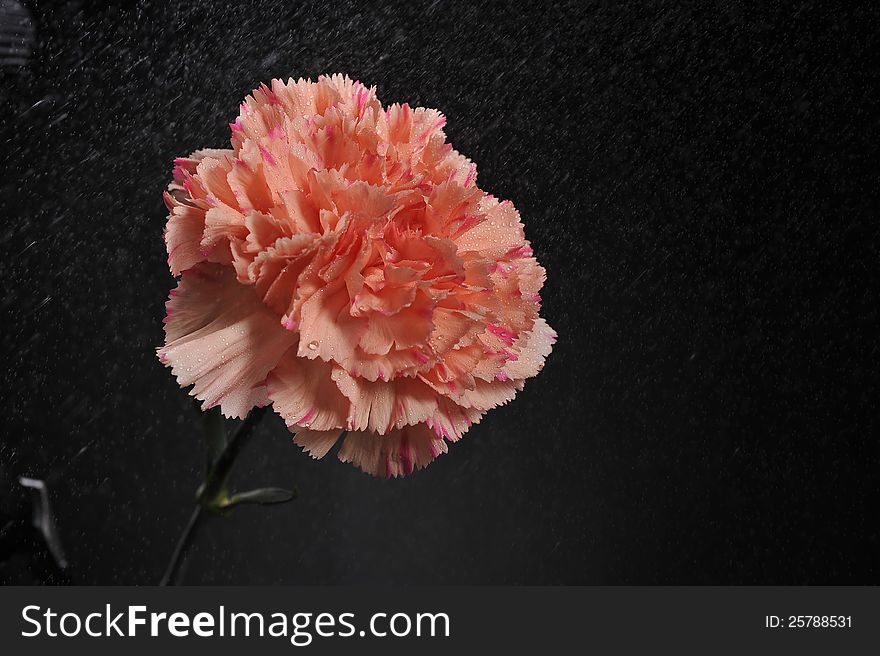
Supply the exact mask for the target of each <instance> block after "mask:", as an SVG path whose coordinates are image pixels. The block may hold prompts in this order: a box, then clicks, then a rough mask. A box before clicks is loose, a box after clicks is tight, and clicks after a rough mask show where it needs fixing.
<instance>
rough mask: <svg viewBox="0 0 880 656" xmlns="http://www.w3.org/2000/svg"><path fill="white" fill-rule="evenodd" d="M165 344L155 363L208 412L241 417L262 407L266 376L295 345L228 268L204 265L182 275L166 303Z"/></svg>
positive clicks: (291, 335) (288, 333)
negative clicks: (216, 409) (168, 370)
mask: <svg viewBox="0 0 880 656" xmlns="http://www.w3.org/2000/svg"><path fill="white" fill-rule="evenodd" d="M166 307H167V310H168V315H167V317H166V323H165V345H164V346H162V347H161V348H159V349H158V355H159V359H160V360H161V361H162V362H163V363H164V364H166V365H167V366H169V367H171V371H172V373H173V374H174V375H175V376H176V377H177V382H178V383H180V385H181V387H186V386H188V385H192V386H193V388H192V390H191V391H190V394H191V395H192V396H195V397H196V398H197V399H199V400H200V401H204V403H203V404H202V407H203V408H204V409H208V408H211V407H214V406H216V405H219V406H220V409H221V411H222V412H223V414H224V415H226V416H227V417H239V418H242V417H245V416H246V415H247V413H248V412H250V410H251V409H252V408H253V407H254V406H262V405H266V404H267V403H268V402H269V398H268V395H267V391H266V385H265V382H266V376H267V374H268V373H269V372H270V371H271V370H272V369H273V368H274V367H275V366H276V365H277V364H278V361H279V360H280V359H281V356H282V354H283V353H284V352H285V351H286V350H287V349H288V348H290V347H291V346H292V345H294V344H295V343H296V336H295V335H293V334H291V333H290V332H289V331H286V330H284V329H283V328H282V327H281V326H280V325H279V324H278V319H277V317H276V316H275V315H274V314H273V313H272V312H271V311H269V310H268V309H267V308H266V306H265V305H263V303H262V302H260V299H259V297H258V296H257V295H256V293H255V292H254V289H253V287H250V286H245V285H242V284H240V283H238V282H236V279H235V273H234V271H233V270H232V269H231V268H229V267H223V266H220V265H216V264H207V263H202V264H199V265H197V266H196V267H194V268H192V269H189V270H188V271H186V272H184V274H183V277H182V278H181V280H180V284H179V285H178V286H177V289H175V290H173V291H172V292H171V298H170V299H169V301H168V303H167V304H166Z"/></svg>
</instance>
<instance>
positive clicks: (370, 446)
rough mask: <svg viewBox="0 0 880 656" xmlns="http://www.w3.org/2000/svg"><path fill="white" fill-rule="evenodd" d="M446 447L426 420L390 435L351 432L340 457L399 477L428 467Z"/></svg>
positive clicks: (369, 470) (375, 472) (362, 467)
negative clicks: (427, 424) (425, 423)
mask: <svg viewBox="0 0 880 656" xmlns="http://www.w3.org/2000/svg"><path fill="white" fill-rule="evenodd" d="M446 450H447V448H446V442H444V441H443V440H442V439H441V438H439V437H437V436H436V435H435V434H434V432H433V431H432V430H431V429H429V428H428V427H427V426H425V425H424V424H418V425H416V426H405V427H403V428H399V429H396V430H393V431H391V432H390V433H388V434H387V435H377V434H376V433H373V432H369V431H355V432H352V433H349V434H348V435H347V436H346V437H345V441H344V442H343V443H342V448H341V449H340V451H339V459H340V460H341V461H342V462H350V463H352V464H353V465H354V466H356V467H357V468H358V469H360V470H361V471H364V472H366V473H367V474H372V475H373V476H384V477H385V478H397V477H401V476H407V475H408V474H412V473H413V471H415V470H416V469H423V468H424V467H427V466H428V465H429V464H430V463H431V462H432V461H433V460H434V459H435V458H436V457H437V456H439V455H440V454H441V453H446Z"/></svg>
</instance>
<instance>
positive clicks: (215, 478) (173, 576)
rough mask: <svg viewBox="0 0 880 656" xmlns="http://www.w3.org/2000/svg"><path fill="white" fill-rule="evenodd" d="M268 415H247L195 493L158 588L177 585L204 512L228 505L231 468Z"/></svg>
mask: <svg viewBox="0 0 880 656" xmlns="http://www.w3.org/2000/svg"><path fill="white" fill-rule="evenodd" d="M264 414H266V408H255V409H254V410H252V411H251V412H250V414H248V416H247V418H246V419H245V420H244V423H243V424H242V425H241V426H240V427H239V429H238V430H237V431H236V432H235V435H233V437H232V439H231V440H229V442H227V444H226V447H225V448H224V449H223V451H222V453H221V454H220V456H219V457H218V458H217V460H216V461H215V462H214V463H213V465H211V466H210V467H209V470H208V475H207V476H206V477H205V482H204V483H202V485H201V486H200V487H199V489H198V492H196V502H197V505H196V507H195V509H194V510H193V513H192V515H190V518H189V521H188V522H187V524H186V526H185V527H184V529H183V532H182V533H181V534H180V538H179V539H178V541H177V546H176V547H175V548H174V553H172V554H171V560H170V561H169V562H168V566H167V567H166V568H165V574H164V576H162V580H161V581H160V582H159V585H173V584H174V583H176V582H177V574H178V571H179V569H180V565H181V564H182V563H183V560H184V559H185V557H186V554H187V552H188V551H189V549H190V547H191V546H192V543H193V540H194V538H195V536H196V534H197V533H198V529H199V528H200V527H201V526H202V525H203V524H204V522H205V519H206V514H205V513H204V511H205V510H210V511H212V512H215V513H216V512H220V511H222V510H224V509H225V508H227V507H228V505H229V491H228V486H227V483H228V479H229V473H230V472H231V471H232V465H233V464H234V463H235V460H236V458H237V457H238V454H239V453H241V450H242V448H244V445H245V444H247V442H248V440H249V439H250V437H251V435H253V432H254V428H256V426H257V424H258V423H259V422H260V419H262V418H263V415H264Z"/></svg>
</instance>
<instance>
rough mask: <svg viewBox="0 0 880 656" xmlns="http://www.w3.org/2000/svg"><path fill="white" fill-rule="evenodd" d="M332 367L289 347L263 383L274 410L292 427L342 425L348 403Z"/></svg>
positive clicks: (318, 427) (315, 427)
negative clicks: (297, 352)
mask: <svg viewBox="0 0 880 656" xmlns="http://www.w3.org/2000/svg"><path fill="white" fill-rule="evenodd" d="M332 373H333V366H332V365H330V364H328V363H327V362H324V361H323V360H320V359H315V360H309V359H307V358H300V357H297V355H296V347H295V346H294V347H293V348H291V349H289V350H288V351H287V353H285V354H284V356H283V357H282V358H281V361H280V362H279V363H278V365H277V366H276V367H275V369H274V370H273V371H272V372H271V373H270V374H269V376H268V378H267V380H266V386H267V388H268V391H269V399H271V401H272V405H273V407H274V408H275V411H276V412H277V413H278V414H279V415H281V416H282V417H283V418H284V422H285V423H286V424H287V426H288V428H290V429H291V430H292V429H294V428H296V427H304V428H309V429H311V430H313V431H324V430H329V429H333V428H342V427H343V426H345V422H346V419H347V418H348V413H349V406H350V403H349V401H348V399H347V398H346V397H345V396H343V394H342V393H341V392H340V391H339V388H338V387H337V386H336V383H335V381H334V380H333V378H332V376H331V374H332Z"/></svg>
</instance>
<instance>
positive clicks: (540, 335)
mask: <svg viewBox="0 0 880 656" xmlns="http://www.w3.org/2000/svg"><path fill="white" fill-rule="evenodd" d="M555 343H556V331H555V330H553V329H552V328H551V327H550V326H548V325H547V322H546V321H544V320H543V319H541V318H538V319H536V320H535V324H534V325H533V326H532V330H531V331H530V332H529V333H528V335H526V336H525V337H521V338H520V340H519V341H518V342H517V343H515V344H514V345H513V347H512V351H514V352H515V353H516V356H515V359H510V360H508V361H507V363H506V364H505V365H504V368H503V370H502V373H503V375H504V376H506V377H508V378H512V379H514V380H522V379H525V378H531V377H532V376H537V375H538V372H539V371H541V369H542V368H543V367H544V360H546V359H547V356H548V355H550V351H552V350H553V345H554V344H555Z"/></svg>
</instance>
